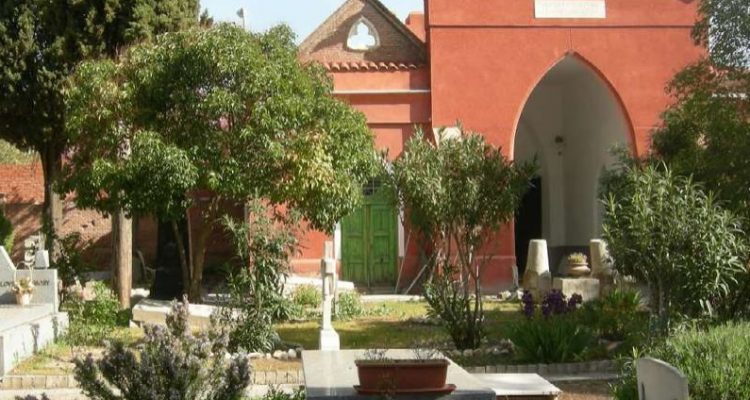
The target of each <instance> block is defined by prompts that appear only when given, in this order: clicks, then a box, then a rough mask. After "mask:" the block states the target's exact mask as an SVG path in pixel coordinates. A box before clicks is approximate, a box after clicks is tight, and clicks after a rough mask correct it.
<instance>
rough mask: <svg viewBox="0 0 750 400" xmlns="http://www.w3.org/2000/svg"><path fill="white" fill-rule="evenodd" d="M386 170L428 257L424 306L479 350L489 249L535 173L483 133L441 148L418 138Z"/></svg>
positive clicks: (459, 340)
mask: <svg viewBox="0 0 750 400" xmlns="http://www.w3.org/2000/svg"><path fill="white" fill-rule="evenodd" d="M441 136H445V135H443V134H442V133H441ZM389 170H390V171H391V172H390V174H389V181H390V186H391V187H392V188H393V191H394V192H395V194H396V198H397V199H398V201H399V203H400V206H401V207H402V208H403V209H404V210H405V211H406V213H407V214H408V215H409V219H410V222H411V226H412V228H413V229H415V230H416V231H417V233H418V235H419V237H420V240H421V242H422V245H423V247H424V248H426V249H427V251H428V252H429V254H430V259H429V261H428V263H430V264H432V271H431V273H430V276H431V278H430V282H428V284H427V286H426V287H425V295H426V298H427V301H428V302H429V304H430V308H431V310H432V312H433V313H434V314H436V316H438V317H439V318H441V319H442V320H443V322H444V323H445V324H446V326H447V328H448V331H449V333H450V335H451V338H452V339H453V341H454V343H455V345H456V347H457V348H459V349H467V348H477V347H478V346H479V344H480V340H481V337H482V324H483V319H484V312H483V306H482V296H481V290H482V275H483V272H484V269H485V267H486V265H487V264H488V263H489V262H490V261H491V260H492V253H489V250H490V249H489V248H488V244H489V243H490V242H491V241H493V240H498V233H497V232H498V230H499V229H500V228H501V227H502V226H503V225H504V224H507V223H508V222H510V221H511V220H512V219H513V216H514V214H515V211H516V209H517V208H518V206H519V204H520V201H521V199H522V197H523V195H524V193H525V192H526V190H527V189H528V187H529V185H530V180H531V177H532V175H533V173H534V171H535V167H534V165H532V164H514V163H513V162H511V161H509V160H508V159H507V158H506V157H505V156H504V155H503V154H502V151H501V149H499V148H496V147H493V146H491V145H490V144H488V143H486V142H485V140H484V137H482V136H481V135H479V134H474V133H470V132H466V133H464V132H463V130H462V132H461V135H460V137H458V138H453V139H447V138H443V140H440V144H439V145H438V144H436V143H433V142H431V141H429V140H427V139H426V138H425V137H424V134H423V133H422V132H419V133H417V134H416V135H415V136H414V137H413V138H411V139H410V140H409V141H408V143H407V144H406V149H405V150H404V152H403V154H402V155H401V156H400V157H399V158H398V159H397V160H396V161H395V162H394V163H393V165H392V167H391V168H389ZM488 253H489V255H488Z"/></svg>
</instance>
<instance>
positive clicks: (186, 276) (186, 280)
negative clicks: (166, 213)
mask: <svg viewBox="0 0 750 400" xmlns="http://www.w3.org/2000/svg"><path fill="white" fill-rule="evenodd" d="M171 223H172V231H173V232H174V238H175V242H177V253H178V254H179V256H180V267H181V268H182V291H183V293H188V292H189V290H190V270H191V268H190V266H189V265H188V262H187V248H186V247H185V241H184V240H182V232H180V226H179V225H178V224H177V221H172V222H171Z"/></svg>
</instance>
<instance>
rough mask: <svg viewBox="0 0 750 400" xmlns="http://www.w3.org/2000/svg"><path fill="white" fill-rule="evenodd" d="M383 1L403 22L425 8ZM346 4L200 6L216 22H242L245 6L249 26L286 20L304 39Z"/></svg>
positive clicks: (402, 0) (204, 1) (416, 2)
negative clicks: (239, 14)
mask: <svg viewBox="0 0 750 400" xmlns="http://www.w3.org/2000/svg"><path fill="white" fill-rule="evenodd" d="M381 1H382V2H383V4H385V5H386V6H387V7H388V8H390V9H391V11H393V12H394V13H395V14H396V15H397V16H398V17H399V18H400V19H401V20H402V21H403V20H404V19H406V17H407V16H408V15H409V12H411V11H422V8H423V3H424V2H423V0H381ZM343 3H344V0H201V9H202V10H203V9H208V12H209V14H211V16H212V17H214V20H216V21H228V22H236V23H239V24H241V23H242V20H241V19H240V17H238V16H237V11H238V10H239V9H240V8H243V9H244V10H245V25H246V27H247V28H249V29H251V30H253V31H264V30H266V29H268V28H270V27H272V26H274V25H276V24H279V23H282V22H284V23H286V24H287V25H289V26H291V27H292V29H293V30H294V32H296V33H297V41H300V42H301V41H302V40H304V39H305V38H306V37H307V36H308V35H309V34H310V33H312V31H313V30H315V28H317V27H318V26H319V25H320V24H321V23H323V21H324V20H325V19H326V18H328V16H330V15H331V14H332V13H333V12H334V11H336V9H337V8H339V7H340V6H341V4H343Z"/></svg>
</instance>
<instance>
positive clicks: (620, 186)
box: [604, 160, 748, 335]
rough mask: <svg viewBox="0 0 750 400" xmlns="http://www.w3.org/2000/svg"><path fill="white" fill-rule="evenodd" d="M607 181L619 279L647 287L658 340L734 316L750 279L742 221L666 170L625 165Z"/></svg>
mask: <svg viewBox="0 0 750 400" xmlns="http://www.w3.org/2000/svg"><path fill="white" fill-rule="evenodd" d="M607 179H608V182H607V185H606V189H605V193H606V197H607V200H606V202H605V206H606V210H605V215H604V238H605V239H606V240H607V242H608V245H609V249H610V252H611V256H612V258H613V260H614V267H615V269H616V270H617V272H618V273H620V274H622V275H625V276H632V277H634V278H635V279H637V280H638V281H639V282H643V283H645V284H647V285H648V287H649V291H650V293H651V297H652V298H651V306H652V307H651V310H652V315H653V316H654V317H655V318H654V320H655V322H656V324H655V325H656V328H657V333H659V334H661V335H664V334H666V333H667V332H668V331H669V329H670V326H671V320H672V318H674V316H675V315H684V316H687V317H691V318H696V317H702V316H712V315H717V316H720V317H731V316H732V315H734V313H735V312H736V310H735V309H736V307H737V305H736V302H735V301H734V300H735V299H734V297H733V296H734V293H738V292H740V290H739V289H740V286H742V285H743V284H744V283H745V282H747V279H748V271H747V268H746V266H745V261H746V258H747V244H746V241H745V237H744V233H743V231H742V230H741V228H740V224H739V220H738V219H737V217H735V216H734V215H733V214H732V213H730V212H729V211H726V210H724V209H722V208H721V207H719V205H717V204H716V203H715V201H714V200H713V197H712V196H711V195H706V194H705V193H704V192H703V191H702V190H701V188H700V187H699V186H697V185H695V184H694V183H693V182H692V181H691V180H690V179H689V178H684V177H679V176H674V175H673V174H672V173H671V172H670V171H669V170H668V168H666V167H665V166H664V165H641V164H640V163H639V162H637V161H632V160H626V162H625V165H624V166H623V167H622V168H621V169H619V170H617V171H615V172H612V173H610V176H609V177H608V178H607ZM745 300H746V299H745ZM746 303H747V302H745V304H746Z"/></svg>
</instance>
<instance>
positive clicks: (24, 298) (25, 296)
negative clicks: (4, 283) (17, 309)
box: [16, 293, 31, 306]
mask: <svg viewBox="0 0 750 400" xmlns="http://www.w3.org/2000/svg"><path fill="white" fill-rule="evenodd" d="M16 304H18V305H19V306H28V305H29V304H31V293H16Z"/></svg>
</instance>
